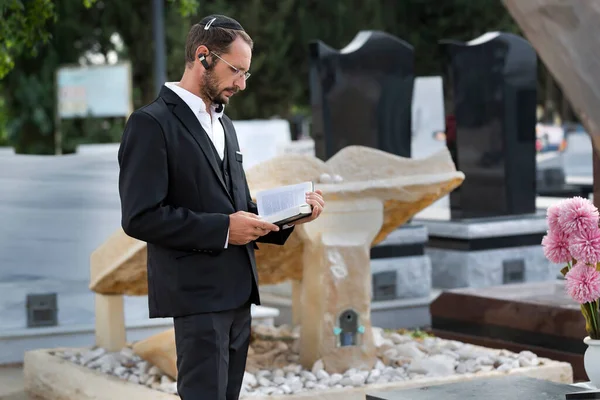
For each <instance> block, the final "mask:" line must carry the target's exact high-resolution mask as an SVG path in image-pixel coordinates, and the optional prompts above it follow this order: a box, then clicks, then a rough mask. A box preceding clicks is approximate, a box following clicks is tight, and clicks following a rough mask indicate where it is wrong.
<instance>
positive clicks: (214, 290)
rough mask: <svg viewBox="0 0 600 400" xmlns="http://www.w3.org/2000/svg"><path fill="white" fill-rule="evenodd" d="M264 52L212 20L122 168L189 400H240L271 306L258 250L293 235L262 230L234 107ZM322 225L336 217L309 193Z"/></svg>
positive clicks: (229, 24)
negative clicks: (260, 312)
mask: <svg viewBox="0 0 600 400" xmlns="http://www.w3.org/2000/svg"><path fill="white" fill-rule="evenodd" d="M252 48H253V43H252V39H251V38H250V36H249V35H248V34H247V33H246V32H245V31H244V29H243V28H242V26H241V25H240V24H239V23H238V22H237V21H235V20H234V19H232V18H229V17H226V16H223V15H211V16H208V17H206V18H204V19H203V20H202V21H200V23H198V24H196V25H194V26H193V27H192V28H191V30H190V32H189V34H188V37H187V42H186V49H185V57H186V63H185V71H184V73H183V76H182V78H181V80H180V81H179V82H167V83H165V85H164V87H163V88H162V89H161V91H160V94H159V95H158V97H157V99H156V100H154V101H153V102H152V103H151V104H149V105H146V106H144V107H142V108H140V109H138V110H136V111H135V112H134V113H132V115H131V116H130V118H129V119H128V122H127V125H126V127H125V131H124V133H123V137H122V140H121V146H120V148H119V154H118V160H119V166H120V174H119V193H120V197H121V209H122V227H123V230H124V231H125V233H127V234H128V235H129V236H131V237H134V238H137V239H139V240H142V241H145V242H147V248H148V265H147V270H148V307H149V313H150V317H151V318H158V317H163V318H164V317H172V318H173V325H174V328H175V342H176V347H177V370H178V371H177V389H178V392H179V396H180V397H181V399H182V400H199V399H207V400H208V399H210V400H234V399H237V398H238V397H239V393H240V389H241V384H242V378H243V376H244V370H245V365H246V356H247V351H248V345H249V340H250V323H251V314H250V307H251V304H257V305H258V304H260V298H259V293H258V278H257V272H256V265H255V257H254V250H255V248H257V244H256V242H263V243H272V244H280V245H283V244H284V243H285V241H286V240H287V238H288V237H289V235H290V234H291V233H292V231H293V229H294V228H293V226H282V227H279V226H276V225H273V224H270V223H267V222H265V221H263V220H261V219H260V217H259V216H258V215H257V207H256V204H254V203H253V202H252V199H251V197H250V191H249V189H248V184H247V181H246V175H245V173H244V169H243V167H242V162H243V158H242V154H241V153H240V148H239V144H238V140H237V136H236V132H235V129H234V126H233V124H232V122H231V120H230V119H229V118H228V117H227V116H226V115H225V114H224V108H225V105H226V104H228V103H229V99H230V98H231V97H232V96H233V95H235V94H236V93H238V92H239V91H241V90H244V89H245V88H246V82H247V80H248V78H250V72H249V69H250V63H251V59H252ZM307 202H308V203H309V204H311V206H312V208H313V213H312V215H310V216H308V217H306V218H304V219H303V220H299V221H296V222H295V223H294V225H296V224H301V223H306V222H309V221H312V220H314V219H315V218H317V217H318V216H319V215H320V213H321V211H322V210H323V207H324V202H323V198H322V195H321V192H320V191H315V192H310V193H307Z"/></svg>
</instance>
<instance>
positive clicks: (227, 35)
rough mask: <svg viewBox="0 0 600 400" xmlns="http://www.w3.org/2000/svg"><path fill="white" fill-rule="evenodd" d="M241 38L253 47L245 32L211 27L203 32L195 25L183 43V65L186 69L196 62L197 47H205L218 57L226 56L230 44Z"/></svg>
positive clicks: (202, 28)
mask: <svg viewBox="0 0 600 400" xmlns="http://www.w3.org/2000/svg"><path fill="white" fill-rule="evenodd" d="M238 37H241V38H242V39H243V40H244V41H245V42H246V43H248V45H249V46H250V48H253V47H254V43H253V42H252V39H251V38H250V35H248V34H247V33H246V32H245V31H242V30H234V29H227V28H219V27H215V26H211V27H210V29H208V30H205V29H204V25H201V24H199V23H198V24H195V25H194V26H192V29H190V32H189V33H188V36H187V39H186V43H185V63H186V65H187V66H188V67H190V66H191V65H193V63H194V61H196V50H197V49H198V46H201V45H205V46H206V47H207V48H208V50H209V51H213V52H215V53H216V54H218V55H221V54H226V53H227V52H228V51H229V47H231V43H232V42H233V41H234V40H235V39H237V38H238Z"/></svg>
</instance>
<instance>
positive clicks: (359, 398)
mask: <svg viewBox="0 0 600 400" xmlns="http://www.w3.org/2000/svg"><path fill="white" fill-rule="evenodd" d="M55 350H60V349H55ZM51 351H52V350H34V351H30V352H27V353H26V355H25V366H24V377H25V390H26V392H28V393H29V394H31V395H34V396H40V397H41V398H42V399H45V400H131V399H144V400H177V399H179V396H176V395H172V394H168V393H165V392H161V391H158V390H153V389H150V388H148V387H145V386H142V385H139V384H135V383H131V382H127V381H124V380H121V379H119V378H117V377H113V376H109V375H105V374H102V373H100V372H98V371H95V370H91V369H89V368H86V367H82V366H80V365H77V364H74V363H72V362H69V361H67V360H63V359H61V358H60V357H57V356H53V355H51V354H50V352H51ZM507 375H517V376H528V377H532V378H538V379H545V380H549V381H553V382H558V383H566V384H570V383H572V382H573V370H572V368H571V365H570V364H568V363H564V362H556V361H550V360H545V363H544V365H543V366H538V367H525V368H517V369H514V370H510V371H508V372H498V371H491V372H485V373H477V374H470V373H469V374H461V375H451V376H445V377H428V378H422V379H415V380H409V381H401V382H393V383H385V384H373V385H366V386H363V387H358V388H349V389H347V388H343V389H328V390H321V391H317V390H312V391H309V392H301V393H298V394H295V395H283V396H258V397H257V396H252V397H251V398H252V399H254V400H294V399H308V398H311V399H314V398H318V399H319V400H364V399H365V397H366V394H367V393H368V394H371V395H376V394H378V393H381V392H384V391H387V390H398V389H409V388H416V387H424V386H431V385H440V384H445V383H453V382H461V381H467V380H473V379H486V378H495V377H502V376H507ZM242 398H246V397H242Z"/></svg>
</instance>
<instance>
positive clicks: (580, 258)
mask: <svg viewBox="0 0 600 400" xmlns="http://www.w3.org/2000/svg"><path fill="white" fill-rule="evenodd" d="M569 251H570V252H571V255H572V256H573V258H574V259H576V260H577V262H580V263H584V264H593V265H596V263H597V262H599V261H600V229H599V228H598V227H593V228H591V229H586V230H582V231H579V232H576V233H575V234H573V235H571V236H570V237H569Z"/></svg>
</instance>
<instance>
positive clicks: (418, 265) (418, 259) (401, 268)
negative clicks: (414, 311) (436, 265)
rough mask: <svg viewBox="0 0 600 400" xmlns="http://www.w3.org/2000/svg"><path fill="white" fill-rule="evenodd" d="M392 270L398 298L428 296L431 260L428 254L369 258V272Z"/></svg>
mask: <svg viewBox="0 0 600 400" xmlns="http://www.w3.org/2000/svg"><path fill="white" fill-rule="evenodd" d="M387 271H393V272H394V273H395V274H396V296H397V298H399V299H407V298H419V297H426V296H429V294H430V292H431V261H430V259H429V257H428V256H426V255H423V256H412V257H390V258H377V259H374V260H371V273H372V274H377V273H380V272H387Z"/></svg>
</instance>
